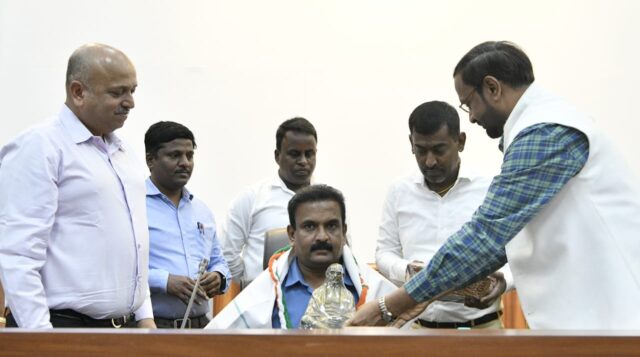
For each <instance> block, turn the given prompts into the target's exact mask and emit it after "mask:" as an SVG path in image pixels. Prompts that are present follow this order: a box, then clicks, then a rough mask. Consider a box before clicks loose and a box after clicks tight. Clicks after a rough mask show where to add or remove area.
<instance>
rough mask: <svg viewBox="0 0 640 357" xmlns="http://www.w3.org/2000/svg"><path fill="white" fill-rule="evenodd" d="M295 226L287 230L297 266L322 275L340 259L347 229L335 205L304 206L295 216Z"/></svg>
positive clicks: (333, 203) (312, 203) (315, 203)
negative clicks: (296, 259)
mask: <svg viewBox="0 0 640 357" xmlns="http://www.w3.org/2000/svg"><path fill="white" fill-rule="evenodd" d="M295 216H296V226H295V227H292V226H289V227H287V232H288V233H289V239H290V240H291V244H292V245H293V252H294V254H295V255H296V257H297V258H298V263H299V264H300V265H301V266H302V267H303V268H304V269H307V270H310V271H314V272H317V273H321V274H324V272H325V270H326V269H327V267H328V266H329V265H331V264H333V263H337V262H338V261H339V260H340V258H341V257H342V247H343V246H344V244H345V242H346V238H345V237H346V234H347V225H346V224H345V223H344V222H343V220H342V214H341V212H340V205H339V204H338V202H335V201H332V200H327V201H317V202H306V203H302V204H300V205H299V206H298V208H297V209H296V212H295Z"/></svg>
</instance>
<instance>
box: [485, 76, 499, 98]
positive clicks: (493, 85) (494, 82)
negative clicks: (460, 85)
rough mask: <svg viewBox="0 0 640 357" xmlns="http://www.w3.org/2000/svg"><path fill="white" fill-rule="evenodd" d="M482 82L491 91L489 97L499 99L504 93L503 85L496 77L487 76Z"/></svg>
mask: <svg viewBox="0 0 640 357" xmlns="http://www.w3.org/2000/svg"><path fill="white" fill-rule="evenodd" d="M482 84H483V85H484V87H485V88H486V89H487V91H488V92H489V93H488V94H489V98H491V99H493V100H497V99H499V98H500V96H501V95H502V85H501V83H500V81H499V80H498V79H497V78H496V77H494V76H486V77H484V79H483V80H482Z"/></svg>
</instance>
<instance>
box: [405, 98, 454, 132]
mask: <svg viewBox="0 0 640 357" xmlns="http://www.w3.org/2000/svg"><path fill="white" fill-rule="evenodd" d="M443 125H446V126H447V129H448V130H449V135H450V136H451V137H453V138H455V139H456V140H457V138H458V135H460V116H458V111H457V110H456V109H455V108H454V107H452V106H451V105H449V104H447V103H445V102H440V101H437V100H434V101H431V102H426V103H422V104H420V105H419V106H417V107H416V109H414V110H413V112H412V113H411V115H410V116H409V132H410V133H414V132H416V133H419V134H424V135H430V134H433V133H435V132H436V131H438V130H440V128H442V126H443Z"/></svg>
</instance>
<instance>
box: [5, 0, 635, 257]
mask: <svg viewBox="0 0 640 357" xmlns="http://www.w3.org/2000/svg"><path fill="white" fill-rule="evenodd" d="M639 13H640V2H638V1H636V0H626V1H624V0H618V1H616V0H608V1H579V0H575V1H562V0H553V1H551V0H539V1H526V2H525V1H514V0H510V1H498V0H485V1H473V0H469V1H428V0H418V1H376V0H358V1H350V0H341V1H332V0H318V1H305V0H290V1H276V0H274V1H258V0H256V1H242V0H240V1H238V0H234V1H208V0H200V1H196V0H179V1H178V0H135V1H133V0H102V1H88V0H57V1H45V0H41V1H33V0H32V1H30V0H0V109H1V110H2V114H0V116H1V120H2V130H1V131H0V145H4V144H5V143H7V142H8V141H9V140H10V139H11V138H13V137H14V136H16V135H17V134H18V133H19V132H21V131H23V130H25V129H26V128H28V127H30V126H32V125H34V124H36V123H39V122H41V121H42V120H43V119H44V118H46V117H48V116H50V115H52V114H55V113H57V112H58V110H59V109H60V106H61V105H62V103H63V102H64V96H65V95H64V74H65V70H66V62H67V59H68V57H69V55H70V54H71V53H72V52H73V50H74V49H75V48H77V47H78V46H80V45H82V44H84V43H87V42H102V43H106V44H110V45H112V46H115V47H117V48H119V49H121V50H123V51H124V52H125V53H127V54H128V55H129V57H130V58H131V59H132V60H133V62H134V63H135V65H136V67H137V70H138V82H139V88H138V91H137V94H136V108H135V109H134V110H133V111H132V113H131V115H130V116H129V119H128V120H127V123H126V124H125V127H124V128H123V129H121V130H119V131H118V132H117V133H118V135H120V136H121V137H123V138H124V139H125V140H126V141H128V142H129V143H130V144H132V145H133V146H134V148H135V150H136V151H137V153H138V155H139V157H140V163H141V165H144V164H143V160H144V155H143V154H144V145H143V137H144V132H145V131H146V129H147V127H148V126H149V125H151V124H153V123H154V122H156V121H159V120H172V121H177V122H180V123H183V124H185V125H187V126H188V127H189V128H191V129H192V130H193V131H194V133H195V135H196V141H197V144H198V149H197V151H196V168H195V172H194V175H193V177H192V180H191V182H190V184H189V188H190V189H191V190H192V191H193V192H194V193H195V194H196V195H198V196H199V197H200V198H201V199H203V200H204V201H205V202H206V203H207V204H208V205H209V206H210V208H211V209H212V210H213V211H214V213H215V215H216V217H217V219H218V222H219V223H222V222H223V221H224V217H225V216H226V211H227V208H228V206H229V204H230V202H231V200H232V199H233V198H234V197H235V196H237V195H238V194H239V193H240V192H242V191H243V190H244V189H245V188H246V187H247V186H248V185H250V184H252V183H254V182H256V181H258V180H260V179H262V178H264V177H267V176H272V175H274V174H275V173H276V170H277V166H276V164H275V162H274V158H273V150H274V149H275V131H276V128H277V126H278V125H279V124H280V123H281V122H282V121H284V120H285V119H288V118H291V117H294V116H303V117H306V118H307V119H309V120H310V121H311V122H313V123H314V125H315V126H316V129H317V130H318V134H319V142H318V161H317V169H316V177H317V179H318V180H319V181H321V182H325V183H328V184H331V185H333V186H335V187H336V188H338V189H341V190H342V191H343V192H344V193H345V195H346V198H347V215H348V216H349V221H350V226H349V230H350V231H351V236H352V240H353V243H354V250H355V252H356V255H357V256H358V257H359V259H360V261H364V262H373V261H374V254H375V244H376V239H377V232H378V221H379V218H380V212H381V206H382V202H383V199H384V196H385V194H386V190H387V188H388V186H389V184H390V183H391V182H392V181H393V180H394V179H395V178H397V177H399V176H402V175H405V174H407V173H410V172H412V171H413V170H415V167H416V164H415V161H414V159H413V157H412V156H411V151H410V146H409V141H408V134H409V132H408V128H407V119H408V116H409V114H410V113H411V111H412V110H413V109H414V108H415V107H416V106H417V105H419V104H420V103H422V102H425V101H428V100H435V99H438V100H444V101H447V102H449V103H451V104H453V105H455V106H457V105H458V104H459V102H458V98H457V95H456V93H455V91H454V88H453V79H452V72H453V68H454V66H455V64H456V63H457V62H458V60H459V59H460V58H461V57H462V56H463V55H464V54H465V53H466V52H467V51H468V50H469V49H471V47H473V46H474V45H476V44H478V43H480V42H483V41H486V40H510V41H513V42H516V43H517V44H519V45H520V46H521V47H522V48H523V49H524V50H525V51H526V52H527V53H528V55H529V56H530V58H531V60H532V62H533V65H534V71H535V75H536V80H537V82H538V83H540V84H542V85H544V86H546V87H547V88H548V89H550V90H552V91H554V92H556V93H558V94H560V95H562V96H564V97H566V98H567V99H569V100H570V101H572V102H573V103H574V104H576V105H577V106H578V107H580V108H581V109H583V110H584V111H586V112H588V113H590V114H591V115H592V116H593V117H594V119H595V120H596V121H597V122H598V123H599V127H600V128H601V129H602V130H603V131H605V132H606V133H607V134H608V135H609V136H610V137H612V138H613V139H614V142H616V144H617V145H618V146H619V148H620V149H621V154H622V155H624V156H625V158H626V159H627V161H628V162H629V164H630V165H631V166H632V168H633V171H634V172H635V173H636V174H638V173H639V171H640V157H638V156H637V155H634V152H636V151H635V150H634V149H635V146H634V140H635V139H636V133H637V132H638V120H637V116H638V115H637V105H638V101H639V100H640V97H639V96H638V93H637V88H638V83H640V74H639V72H638V70H637V65H638V63H640V41H638V35H639V34H640V31H639V30H640V23H639V22H638V21H637V15H638V14H639ZM464 114H465V113H463V112H460V115H461V121H462V128H463V130H464V131H466V132H467V135H468V141H467V146H466V149H465V151H464V152H463V154H462V160H463V161H462V162H463V165H468V166H471V167H473V168H475V169H477V170H480V171H481V172H484V173H485V174H487V175H495V174H496V173H497V172H498V170H499V167H500V163H501V159H502V158H501V153H500V152H499V151H498V149H497V143H498V142H497V140H490V139H489V138H488V137H487V136H486V135H485V133H484V130H482V128H480V127H478V126H475V125H471V124H469V122H468V116H467V115H464ZM24 164H25V165H28V164H29V163H24ZM612 174H615V173H612Z"/></svg>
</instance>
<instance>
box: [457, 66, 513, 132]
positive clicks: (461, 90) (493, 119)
mask: <svg viewBox="0 0 640 357" xmlns="http://www.w3.org/2000/svg"><path fill="white" fill-rule="evenodd" d="M454 86H455V88H456V92H457V93H458V98H459V100H460V105H461V106H463V105H464V106H466V107H468V108H469V121H471V123H475V124H478V125H480V126H482V127H483V128H484V130H485V131H486V132H487V135H488V136H489V137H490V138H494V139H495V138H499V137H501V136H502V133H503V131H504V123H505V122H506V121H507V116H505V115H503V114H501V113H500V112H499V111H498V110H497V109H496V108H495V107H494V106H493V105H492V104H491V103H489V101H487V100H486V99H485V96H484V92H480V91H478V90H476V89H475V88H473V87H471V86H469V85H467V84H465V83H464V82H463V80H462V77H461V75H459V74H458V75H456V76H455V77H454ZM484 88H485V85H484V83H483V90H484Z"/></svg>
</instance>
